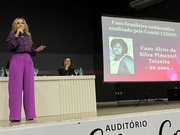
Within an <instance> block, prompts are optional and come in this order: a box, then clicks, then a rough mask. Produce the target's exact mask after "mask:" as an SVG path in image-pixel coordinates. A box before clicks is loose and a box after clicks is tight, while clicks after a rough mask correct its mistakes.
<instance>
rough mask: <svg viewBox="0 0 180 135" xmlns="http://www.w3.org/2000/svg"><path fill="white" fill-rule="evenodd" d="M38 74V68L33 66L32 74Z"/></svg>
mask: <svg viewBox="0 0 180 135" xmlns="http://www.w3.org/2000/svg"><path fill="white" fill-rule="evenodd" d="M37 74H38V68H34V76H37Z"/></svg>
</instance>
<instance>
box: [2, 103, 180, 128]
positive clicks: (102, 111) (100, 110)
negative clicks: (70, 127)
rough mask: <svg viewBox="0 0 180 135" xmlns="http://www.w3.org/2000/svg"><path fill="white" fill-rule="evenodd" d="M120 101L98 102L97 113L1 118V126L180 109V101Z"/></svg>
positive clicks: (70, 120)
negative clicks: (14, 120)
mask: <svg viewBox="0 0 180 135" xmlns="http://www.w3.org/2000/svg"><path fill="white" fill-rule="evenodd" d="M138 102H139V101H138V100H137V101H119V102H102V103H100V102H98V103H97V112H96V113H83V114H73V115H59V116H45V117H38V118H36V119H35V120H33V121H26V120H22V121H21V122H16V123H10V122H9V120H0V128H5V127H14V126H15V127H16V126H26V125H27V124H33V125H34V124H41V123H51V122H52V123H53V122H62V123H63V122H72V121H78V120H82V119H96V118H99V117H106V116H107V117H109V116H113V115H120V114H126V115H128V114H131V113H140V112H148V111H166V110H169V109H179V108H180V101H168V100H163V101H154V100H148V101H146V102H145V101H142V102H140V104H138ZM137 104H138V105H137Z"/></svg>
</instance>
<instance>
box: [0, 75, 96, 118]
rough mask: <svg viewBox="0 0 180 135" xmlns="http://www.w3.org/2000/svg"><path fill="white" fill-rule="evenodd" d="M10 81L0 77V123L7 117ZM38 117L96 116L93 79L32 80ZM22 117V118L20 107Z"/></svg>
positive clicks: (85, 77)
mask: <svg viewBox="0 0 180 135" xmlns="http://www.w3.org/2000/svg"><path fill="white" fill-rule="evenodd" d="M8 80H9V77H0V120H6V119H8V116H9V106H8ZM34 81H35V100H36V113H37V116H38V117H40V116H52V115H66V114H80V113H96V111H97V107H96V91H95V75H83V76H35V77H34ZM22 117H23V118H25V115H24V109H23V104H22Z"/></svg>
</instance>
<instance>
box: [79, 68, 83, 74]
mask: <svg viewBox="0 0 180 135" xmlns="http://www.w3.org/2000/svg"><path fill="white" fill-rule="evenodd" d="M79 75H80V76H82V75H83V69H82V67H80V68H79Z"/></svg>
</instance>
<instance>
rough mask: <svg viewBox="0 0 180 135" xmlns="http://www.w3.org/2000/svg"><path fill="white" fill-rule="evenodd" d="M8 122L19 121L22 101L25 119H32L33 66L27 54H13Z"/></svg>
mask: <svg viewBox="0 0 180 135" xmlns="http://www.w3.org/2000/svg"><path fill="white" fill-rule="evenodd" d="M8 87H9V109H10V114H9V120H21V112H22V100H23V106H24V112H25V116H26V119H34V118H35V117H36V112H35V95H34V64H33V61H32V58H31V56H30V55H29V54H27V53H22V54H13V56H12V58H11V60H10V70H9V84H8Z"/></svg>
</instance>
